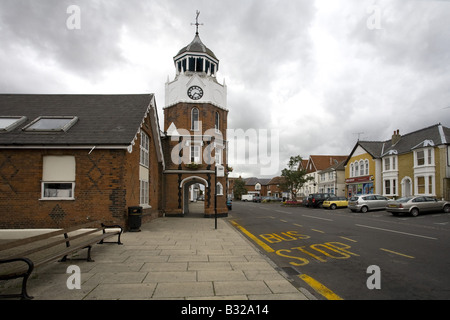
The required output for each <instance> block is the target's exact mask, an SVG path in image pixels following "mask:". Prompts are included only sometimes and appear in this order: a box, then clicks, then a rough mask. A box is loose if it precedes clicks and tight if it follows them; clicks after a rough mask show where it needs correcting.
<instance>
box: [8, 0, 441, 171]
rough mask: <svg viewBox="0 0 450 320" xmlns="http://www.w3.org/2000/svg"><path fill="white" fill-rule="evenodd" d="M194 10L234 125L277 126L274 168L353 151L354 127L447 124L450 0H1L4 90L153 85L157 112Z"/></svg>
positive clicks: (362, 132)
mask: <svg viewBox="0 0 450 320" xmlns="http://www.w3.org/2000/svg"><path fill="white" fill-rule="evenodd" d="M70 5H76V6H77V7H78V8H79V9H80V15H79V17H80V20H79V21H76V20H73V18H74V16H73V14H74V13H75V12H74V11H71V10H69V13H67V9H68V7H69V6H70ZM196 10H199V11H200V12H201V14H200V17H199V22H200V23H203V24H204V25H203V26H200V37H201V39H202V41H203V43H204V44H205V45H206V46H208V47H209V48H210V49H211V50H212V51H213V52H214V53H215V54H216V56H217V57H218V58H219V60H220V66H219V73H218V80H219V82H221V83H222V82H223V80H224V79H225V81H226V84H227V87H228V109H229V116H228V127H229V128H234V129H237V128H241V129H244V130H247V129H250V128H251V129H256V130H260V129H267V130H269V132H270V130H278V131H277V132H278V133H279V142H280V143H279V148H278V149H279V154H278V155H274V156H275V157H276V159H277V162H279V166H280V167H279V170H278V171H277V172H275V173H274V174H273V175H276V174H279V173H280V171H281V169H282V168H284V167H285V166H286V164H287V161H288V160H289V157H290V156H293V155H301V156H302V157H303V158H308V157H309V155H312V154H336V155H347V154H349V153H350V151H351V149H352V148H353V146H354V145H355V143H356V141H357V139H358V136H359V138H360V139H361V140H387V139H389V138H390V137H391V135H392V132H393V131H394V130H396V129H399V130H400V133H401V134H402V133H403V134H405V133H408V132H411V131H415V130H418V129H421V128H424V127H427V126H430V125H433V124H436V123H439V122H441V123H442V124H443V125H445V126H450V19H449V17H450V1H444V0H440V1H439V0H428V1H427V0H385V1H381V0H380V1H376V0H367V1H364V0H327V1H325V0H322V1H320V0H316V1H314V0H304V1H299V0H295V1H294V0H279V1H270V0H233V1H228V0H227V1H216V0H209V1H206V0H204V1H200V0H198V1H195V0H191V1H189V0H188V1H181V0H176V1H175V0H160V1H155V0H145V1H144V0H127V1H113V0H105V1H94V0H84V1H80V0H71V1H64V0H28V1H25V0H0V67H1V69H0V70H1V72H0V92H1V93H36V94H39V93H42V94H51V93H71V94H84V93H89V94H90V93H124V94H125V93H155V95H156V102H157V105H158V109H159V117H160V119H161V120H162V118H163V112H162V108H163V107H164V85H165V82H166V81H167V77H169V78H170V80H173V78H174V75H175V68H174V65H173V57H174V56H175V54H176V53H177V52H178V51H179V50H180V49H181V48H182V47H184V46H186V45H187V44H189V43H190V42H191V41H192V39H193V37H194V35H195V27H194V26H191V23H192V22H195V11H196ZM68 22H69V25H70V26H72V27H74V26H75V27H79V29H77V28H76V29H72V27H70V28H69V27H68ZM76 22H79V25H76V24H74V23H76ZM275 149H277V148H275ZM230 165H231V166H233V167H234V172H233V175H234V176H237V175H242V176H243V177H249V176H261V170H260V168H258V166H255V165H243V164H241V163H233V162H232V161H230Z"/></svg>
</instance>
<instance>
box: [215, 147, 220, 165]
mask: <svg viewBox="0 0 450 320" xmlns="http://www.w3.org/2000/svg"><path fill="white" fill-rule="evenodd" d="M214 158H215V161H216V164H222V149H218V148H216V149H215V151H214Z"/></svg>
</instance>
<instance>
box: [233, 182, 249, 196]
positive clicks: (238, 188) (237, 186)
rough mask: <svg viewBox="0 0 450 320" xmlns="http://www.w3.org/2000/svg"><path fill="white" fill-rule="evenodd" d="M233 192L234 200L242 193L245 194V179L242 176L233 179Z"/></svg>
mask: <svg viewBox="0 0 450 320" xmlns="http://www.w3.org/2000/svg"><path fill="white" fill-rule="evenodd" d="M233 193H234V199H236V200H239V199H241V197H242V195H243V194H247V189H246V188H245V181H244V180H243V179H242V178H238V179H236V180H234V185H233Z"/></svg>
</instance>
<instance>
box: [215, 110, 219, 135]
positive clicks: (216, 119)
mask: <svg viewBox="0 0 450 320" xmlns="http://www.w3.org/2000/svg"><path fill="white" fill-rule="evenodd" d="M219 119H220V117H219V113H218V112H216V115H215V126H214V127H215V129H216V132H220V126H219Z"/></svg>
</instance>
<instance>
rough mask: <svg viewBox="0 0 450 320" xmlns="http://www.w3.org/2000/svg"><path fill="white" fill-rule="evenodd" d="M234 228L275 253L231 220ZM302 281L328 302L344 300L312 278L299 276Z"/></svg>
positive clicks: (304, 275)
mask: <svg viewBox="0 0 450 320" xmlns="http://www.w3.org/2000/svg"><path fill="white" fill-rule="evenodd" d="M230 222H231V224H232V225H233V226H235V227H236V228H237V229H239V230H240V231H241V232H242V233H243V234H245V235H246V236H247V237H249V238H250V239H252V240H253V241H254V242H255V243H256V244H257V245H259V246H260V247H261V248H263V249H264V250H265V251H266V252H275V250H274V249H272V248H271V247H270V246H268V245H267V244H266V243H264V242H262V241H261V240H259V239H258V237H256V236H255V235H253V234H252V233H251V232H249V231H248V230H247V229H245V228H244V227H243V226H241V225H240V224H238V223H237V222H236V221H234V220H231V221H230ZM298 277H299V278H300V279H302V280H303V281H305V282H306V283H307V284H308V285H309V286H310V287H311V288H313V289H314V290H315V291H316V292H317V293H319V294H321V295H322V296H324V297H325V298H327V299H328V300H343V299H342V298H341V297H339V296H338V295H337V294H335V293H334V292H333V291H331V290H330V289H328V288H327V287H325V286H324V285H323V284H321V283H320V282H319V281H317V280H315V279H313V278H311V277H310V276H308V275H306V274H301V275H299V276H298Z"/></svg>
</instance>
